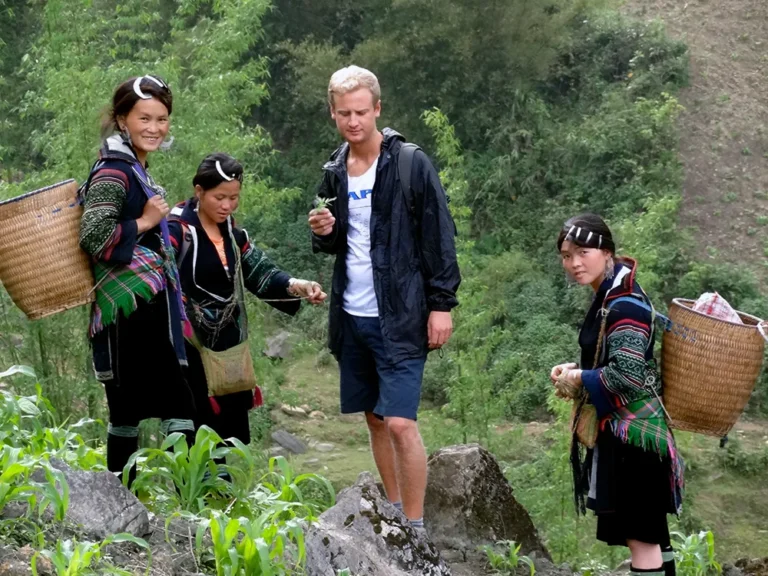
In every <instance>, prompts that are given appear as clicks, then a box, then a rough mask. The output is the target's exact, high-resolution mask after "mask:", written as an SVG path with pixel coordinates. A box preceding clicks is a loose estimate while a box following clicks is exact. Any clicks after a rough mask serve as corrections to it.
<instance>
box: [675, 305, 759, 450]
mask: <svg viewBox="0 0 768 576" xmlns="http://www.w3.org/2000/svg"><path fill="white" fill-rule="evenodd" d="M693 304H694V301H693V300H683V299H680V298H675V299H674V300H673V301H672V304H671V306H670V308H669V319H670V320H671V321H672V327H671V329H670V330H668V331H666V332H665V333H664V338H663V343H662V348H661V369H662V380H663V382H664V404H665V406H666V408H667V411H668V412H669V415H670V417H671V418H672V425H673V427H674V428H677V429H679V430H689V431H691V432H699V433H701V434H707V435H710V436H718V437H722V436H725V435H726V434H727V433H728V432H729V431H730V430H731V428H732V427H733V425H734V424H735V423H736V421H737V420H738V419H739V416H740V415H741V413H742V411H743V410H744V407H745V406H746V405H747V402H748V401H749V397H750V395H751V394H752V391H753V390H754V388H755V384H756V383H757V379H758V376H759V375H760V369H761V367H762V364H763V351H764V348H765V340H764V339H763V336H762V335H761V334H760V331H759V330H758V324H760V323H761V322H762V320H760V319H759V318H755V317H754V316H750V315H749V314H744V313H742V312H739V316H740V317H741V320H742V321H743V322H744V324H743V325H742V324H735V323H733V322H727V321H725V320H719V319H717V318H713V317H711V316H707V315H706V314H702V313H700V312H695V311H694V310H692V307H693Z"/></svg>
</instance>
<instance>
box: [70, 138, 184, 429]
mask: <svg viewBox="0 0 768 576" xmlns="http://www.w3.org/2000/svg"><path fill="white" fill-rule="evenodd" d="M99 157H100V159H101V160H102V163H101V165H100V166H99V167H98V170H97V171H96V172H94V174H93V175H92V177H91V179H90V181H89V183H90V186H89V187H88V188H86V189H85V190H84V204H85V210H84V213H83V219H82V223H81V228H80V245H81V247H82V248H83V249H84V250H85V251H86V252H87V253H88V254H89V255H90V256H91V257H92V258H93V259H94V260H98V261H101V262H103V263H106V264H107V265H109V266H124V265H127V264H130V262H131V259H132V258H133V255H134V248H135V246H136V245H137V244H139V245H141V246H143V247H146V248H148V249H150V250H152V251H153V252H155V253H160V250H161V243H162V241H161V237H160V228H159V226H158V227H155V228H153V229H152V230H149V231H147V232H146V233H144V234H143V235H141V236H139V235H138V234H137V229H136V219H137V218H139V217H140V216H141V215H142V212H143V209H144V205H145V204H146V202H147V197H146V194H145V192H144V190H143V188H142V186H141V184H140V182H139V181H138V178H137V177H136V175H135V174H134V172H133V170H132V169H131V166H132V165H133V164H135V163H136V162H137V160H136V158H135V156H134V154H133V150H132V149H131V148H130V147H128V146H126V145H125V144H124V143H123V142H122V141H120V140H119V138H118V137H111V138H109V139H108V140H106V141H105V143H104V145H103V147H102V149H101V150H100V153H99ZM168 306H169V305H168V291H167V290H162V291H160V292H158V293H157V294H156V295H155V296H154V297H153V298H152V299H151V300H150V301H147V300H144V299H142V298H141V297H136V309H135V310H134V311H133V312H132V313H130V314H129V315H127V316H126V315H125V314H124V313H122V312H120V313H119V314H118V315H117V317H116V320H115V322H114V323H112V324H108V325H106V326H104V327H103V328H102V329H100V330H99V331H98V332H96V333H95V334H92V335H91V345H92V348H93V366H94V371H95V373H96V377H97V379H98V380H100V381H101V382H103V383H104V387H105V390H106V395H107V404H108V406H109V419H110V423H111V424H112V425H114V426H136V425H138V423H139V422H140V421H141V420H144V419H146V418H162V419H170V418H174V419H180V420H190V421H191V420H192V418H193V416H194V410H195V406H194V401H193V399H192V394H191V391H190V389H189V387H188V386H187V383H186V380H185V378H184V375H183V372H182V368H181V365H180V362H179V358H178V355H177V354H176V352H175V350H174V347H173V344H172V343H171V339H170V317H169V307H168Z"/></svg>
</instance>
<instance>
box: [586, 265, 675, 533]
mask: <svg viewBox="0 0 768 576" xmlns="http://www.w3.org/2000/svg"><path fill="white" fill-rule="evenodd" d="M625 264H628V265H629V267H630V270H631V273H630V274H628V275H627V276H626V277H625V281H624V282H623V283H621V284H620V285H618V286H616V287H615V288H612V284H611V282H610V281H606V282H604V283H603V285H602V286H601V287H600V289H599V290H598V291H597V293H596V294H595V299H594V301H593V302H592V306H591V307H590V310H589V312H587V315H586V317H585V319H584V323H583V324H582V328H581V331H580V333H579V346H580V348H581V367H582V368H583V369H585V370H588V369H593V368H598V367H604V366H605V365H607V360H606V358H607V356H608V354H607V352H608V351H603V352H604V353H601V356H603V358H602V360H601V361H599V362H598V364H597V366H595V365H594V361H595V354H596V349H597V341H598V337H599V334H600V324H601V319H602V318H601V315H600V309H601V308H602V305H603V301H604V299H605V296H606V293H607V292H608V290H609V289H610V290H611V297H612V298H614V297H618V296H624V295H630V294H634V295H636V296H637V295H642V290H641V289H640V288H639V286H638V285H637V284H636V283H635V281H634V263H633V262H632V261H626V262H625ZM621 268H622V264H617V266H616V272H617V273H619V272H620V271H621ZM626 321H631V322H634V323H635V324H636V325H638V326H640V325H642V326H648V327H649V326H650V324H651V315H650V313H649V312H647V311H646V310H644V309H643V308H641V307H639V306H636V305H633V304H625V303H620V304H617V305H616V306H614V307H613V308H612V309H611V312H610V316H609V319H608V322H607V324H609V325H611V324H617V323H622V322H626ZM653 338H654V337H653V336H652V337H651V342H650V345H649V346H648V348H647V350H646V359H651V358H652V357H653ZM595 458H596V460H597V462H596V466H593V463H594V462H593V459H595ZM670 467H671V462H670V459H669V458H668V457H662V456H660V455H659V454H657V453H655V452H652V451H646V450H644V449H642V448H640V447H638V446H634V445H631V444H627V443H625V442H623V441H621V440H620V439H619V438H617V437H616V436H615V435H614V434H613V432H612V431H611V428H610V427H609V426H604V427H602V428H601V430H600V431H599V433H598V437H597V447H596V450H589V451H587V458H586V462H585V468H584V469H583V470H582V472H581V474H582V478H583V480H585V483H584V484H583V485H581V486H580V485H579V483H578V482H577V486H576V489H577V492H578V491H579V490H586V489H589V498H588V500H587V507H588V508H589V509H591V510H593V511H594V512H595V514H596V515H597V518H598V523H597V539H598V540H601V541H603V542H606V543H607V544H609V545H613V546H626V542H627V540H639V541H641V542H647V543H651V544H660V545H662V546H666V545H668V544H669V529H668V525H667V514H668V513H674V512H675V507H674V499H673V496H672V490H671V485H670Z"/></svg>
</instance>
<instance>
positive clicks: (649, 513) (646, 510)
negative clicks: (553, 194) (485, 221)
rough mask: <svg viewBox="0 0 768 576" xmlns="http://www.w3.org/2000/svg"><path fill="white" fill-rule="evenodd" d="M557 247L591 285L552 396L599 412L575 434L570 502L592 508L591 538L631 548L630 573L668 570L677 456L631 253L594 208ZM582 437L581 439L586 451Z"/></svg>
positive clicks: (671, 567) (648, 313) (571, 271)
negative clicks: (575, 357)
mask: <svg viewBox="0 0 768 576" xmlns="http://www.w3.org/2000/svg"><path fill="white" fill-rule="evenodd" d="M557 248H558V250H559V251H560V256H561V258H562V263H563V268H565V272H566V275H567V276H568V278H569V279H570V281H572V282H575V283H577V284H580V285H582V286H590V287H591V288H592V290H593V291H594V292H595V297H594V300H593V301H592V305H591V307H590V309H589V312H587V315H586V317H585V319H584V323H583V324H582V328H581V332H580V334H579V346H580V348H581V363H580V366H579V365H577V364H574V363H568V364H560V365H558V366H555V367H554V368H553V369H552V372H551V379H552V381H553V383H554V384H555V386H556V388H557V394H558V396H561V397H565V398H570V399H573V400H574V402H575V405H576V407H577V409H576V411H575V413H576V414H577V416H576V418H577V419H578V418H579V417H586V415H587V414H588V412H590V411H591V409H592V407H594V410H595V411H596V413H597V419H596V424H597V437H596V440H595V438H594V437H592V439H591V441H590V440H586V441H585V440H584V438H585V437H589V436H590V435H589V434H576V433H574V438H573V445H572V450H571V463H572V465H573V468H574V481H575V482H574V484H575V490H576V493H575V496H576V504H577V509H578V511H579V512H581V513H585V512H586V508H590V509H591V510H593V511H594V512H595V514H596V515H597V539H598V540H601V541H603V542H606V543H607V544H609V545H612V546H627V547H628V548H629V550H630V553H631V556H632V565H631V572H632V573H633V574H641V573H642V574H644V576H648V574H653V576H657V575H658V576H663V575H664V574H665V573H666V576H674V572H675V564H674V557H673V555H672V548H671V547H670V540H669V529H668V526H667V514H670V513H678V512H679V511H680V505H681V502H682V490H683V463H682V460H681V458H680V455H679V454H678V452H677V449H676V446H675V440H674V437H673V436H672V432H671V430H670V429H669V427H668V426H667V422H666V420H665V413H664V407H663V405H662V402H661V391H662V389H661V381H660V378H659V377H658V373H657V371H656V369H655V365H654V363H653V343H654V327H653V318H652V316H653V314H652V308H651V305H650V300H649V299H648V297H647V296H646V294H645V292H643V289H642V288H641V287H640V286H639V284H638V283H637V281H636V279H635V274H636V270H637V267H636V263H635V261H634V260H631V259H630V258H616V257H615V251H616V247H615V244H614V241H613V236H612V235H611V231H610V229H609V228H608V226H607V225H606V224H605V222H604V221H603V219H602V218H600V217H599V216H596V215H594V214H583V215H581V216H576V217H574V218H571V219H570V220H568V221H567V222H566V223H565V225H564V226H563V228H562V230H561V231H560V235H559V236H558V239H557ZM583 402H587V403H588V404H589V406H587V407H586V408H585V407H584V405H583V404H582V403H583ZM592 413H593V414H594V412H592ZM593 429H594V428H593ZM579 440H581V442H582V443H584V444H586V445H587V447H588V449H587V450H586V458H585V459H583V458H582V452H583V450H582V449H581V448H580V445H579ZM590 445H592V447H590Z"/></svg>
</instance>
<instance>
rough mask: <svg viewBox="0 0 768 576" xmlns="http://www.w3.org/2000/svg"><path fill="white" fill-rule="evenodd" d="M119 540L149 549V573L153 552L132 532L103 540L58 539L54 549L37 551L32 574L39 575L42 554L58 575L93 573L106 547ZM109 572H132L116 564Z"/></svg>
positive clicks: (72, 575)
mask: <svg viewBox="0 0 768 576" xmlns="http://www.w3.org/2000/svg"><path fill="white" fill-rule="evenodd" d="M119 542H132V543H134V544H136V545H137V546H140V547H142V548H144V549H145V550H146V551H147V558H148V561H147V569H146V571H145V574H149V568H150V566H151V561H152V552H151V550H150V548H149V544H147V542H146V541H145V540H142V539H141V538H137V537H136V536H133V535H132V534H113V535H112V536H109V537H107V538H106V539H105V540H103V541H102V542H87V541H86V542H75V541H73V540H58V541H57V542H56V548H54V549H53V550H50V549H45V550H40V551H38V552H36V553H35V555H34V556H33V557H32V574H33V575H34V576H38V571H37V561H38V559H39V558H40V556H44V557H45V558H47V559H48V560H50V561H51V564H53V568H54V570H55V571H56V575H57V576H80V575H84V574H92V573H93V567H95V566H96V565H98V564H100V563H101V562H102V560H103V557H104V549H105V548H106V547H107V546H109V545H110V544H117V543H119ZM109 572H110V573H112V574H120V575H121V576H122V575H125V576H131V574H132V572H128V571H127V570H121V569H119V568H117V567H115V566H109Z"/></svg>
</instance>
